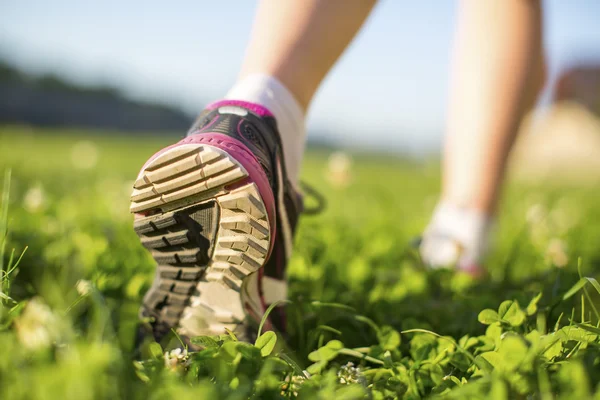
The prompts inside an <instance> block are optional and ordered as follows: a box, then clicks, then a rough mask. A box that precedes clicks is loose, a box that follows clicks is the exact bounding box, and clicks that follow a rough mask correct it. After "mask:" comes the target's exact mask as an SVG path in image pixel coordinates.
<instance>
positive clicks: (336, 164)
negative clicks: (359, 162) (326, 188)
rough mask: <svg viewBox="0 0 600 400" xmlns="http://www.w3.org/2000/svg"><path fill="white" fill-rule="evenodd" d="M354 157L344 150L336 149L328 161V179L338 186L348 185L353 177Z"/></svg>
mask: <svg viewBox="0 0 600 400" xmlns="http://www.w3.org/2000/svg"><path fill="white" fill-rule="evenodd" d="M351 169H352V159H351V158H350V156H349V155H348V154H346V153H344V152H341V151H336V152H334V153H332V154H331V155H330V156H329V160H328V162H327V179H328V180H329V182H330V183H331V184H332V185H333V186H335V187H338V188H343V187H346V186H348V184H349V183H350V180H351V178H352V174H351Z"/></svg>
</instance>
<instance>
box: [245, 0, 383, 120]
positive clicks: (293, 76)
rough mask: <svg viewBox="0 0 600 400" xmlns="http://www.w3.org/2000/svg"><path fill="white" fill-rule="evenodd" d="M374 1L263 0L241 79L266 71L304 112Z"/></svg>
mask: <svg viewBox="0 0 600 400" xmlns="http://www.w3.org/2000/svg"><path fill="white" fill-rule="evenodd" d="M374 4H375V0H284V1H282V0H262V1H261V2H260V6H259V8H258V12H257V15H256V19H255V21H254V30H253V32H252V38H251V41H250V45H249V47H248V50H247V53H246V59H245V60H244V65H243V67H242V73H241V78H242V79H243V78H244V77H246V76H248V75H250V74H266V75H270V76H273V77H275V78H277V79H278V80H279V81H280V82H281V83H283V85H285V86H286V87H287V88H288V89H289V90H290V91H291V92H292V93H293V95H294V97H295V98H296V100H298V102H299V103H300V105H301V106H302V108H303V109H304V110H306V108H307V107H308V105H309V103H310V100H311V99H312V97H313V95H314V93H315V92H316V90H317V88H318V87H319V85H320V83H321V81H322V80H323V78H325V75H326V74H327V72H329V70H330V69H331V67H332V66H333V64H334V63H335V61H336V60H337V59H338V58H339V56H340V55H341V54H342V52H343V51H344V49H345V48H346V46H348V44H349V43H350V41H351V40H352V39H353V38H354V35H355V34H356V32H358V30H359V29H360V27H361V26H362V24H363V22H364V21H365V19H366V18H367V16H368V15H369V13H370V11H371V9H372V8H373V6H374Z"/></svg>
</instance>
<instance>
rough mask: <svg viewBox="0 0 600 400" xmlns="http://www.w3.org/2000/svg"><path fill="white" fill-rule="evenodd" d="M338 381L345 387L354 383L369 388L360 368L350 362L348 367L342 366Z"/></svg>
mask: <svg viewBox="0 0 600 400" xmlns="http://www.w3.org/2000/svg"><path fill="white" fill-rule="evenodd" d="M337 376H338V379H339V381H340V383H341V384H343V385H350V384H352V383H358V384H361V385H363V386H365V387H366V386H367V380H366V379H365V376H364V375H363V374H362V371H361V369H360V367H355V366H354V363H352V362H348V363H347V364H346V365H342V367H341V368H340V369H339V371H338V373H337Z"/></svg>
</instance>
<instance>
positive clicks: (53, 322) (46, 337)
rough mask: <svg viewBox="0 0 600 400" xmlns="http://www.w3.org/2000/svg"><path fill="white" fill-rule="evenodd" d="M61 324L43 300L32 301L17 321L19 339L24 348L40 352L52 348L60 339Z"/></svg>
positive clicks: (34, 299) (35, 299)
mask: <svg viewBox="0 0 600 400" xmlns="http://www.w3.org/2000/svg"><path fill="white" fill-rule="evenodd" d="M59 325H60V322H59V319H58V317H57V316H56V315H55V314H54V313H53V312H52V310H51V309H50V307H48V306H47V305H46V304H45V303H44V302H43V301H42V300H41V299H39V298H33V299H31V300H30V301H29V302H28V303H27V305H26V306H25V309H24V310H23V313H22V314H21V315H20V316H19V317H18V318H17V319H16V321H15V326H16V330H17V337H18V338H19V341H20V342H21V344H22V345H23V347H25V348H27V349H29V350H38V349H43V348H47V347H50V345H51V344H52V343H54V342H55V341H57V340H58V339H59V337H60V326H59Z"/></svg>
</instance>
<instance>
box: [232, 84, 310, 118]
mask: <svg viewBox="0 0 600 400" xmlns="http://www.w3.org/2000/svg"><path fill="white" fill-rule="evenodd" d="M225 99H227V100H246V101H250V102H253V103H258V104H261V105H263V106H265V107H266V108H267V109H268V110H269V111H271V112H272V113H273V114H275V115H276V116H277V115H278V114H283V115H282V117H284V118H287V119H289V120H290V121H292V123H294V124H297V125H301V126H304V110H303V109H302V107H301V106H300V103H298V100H296V98H295V97H294V95H293V94H292V92H290V91H289V90H288V88H287V87H285V85H284V84H283V83H281V82H280V81H279V79H277V78H275V77H274V76H271V75H267V74H250V75H247V76H245V77H244V78H242V79H241V80H240V81H239V82H237V83H236V84H235V85H234V86H233V88H231V90H229V92H227V94H226V95H225Z"/></svg>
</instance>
